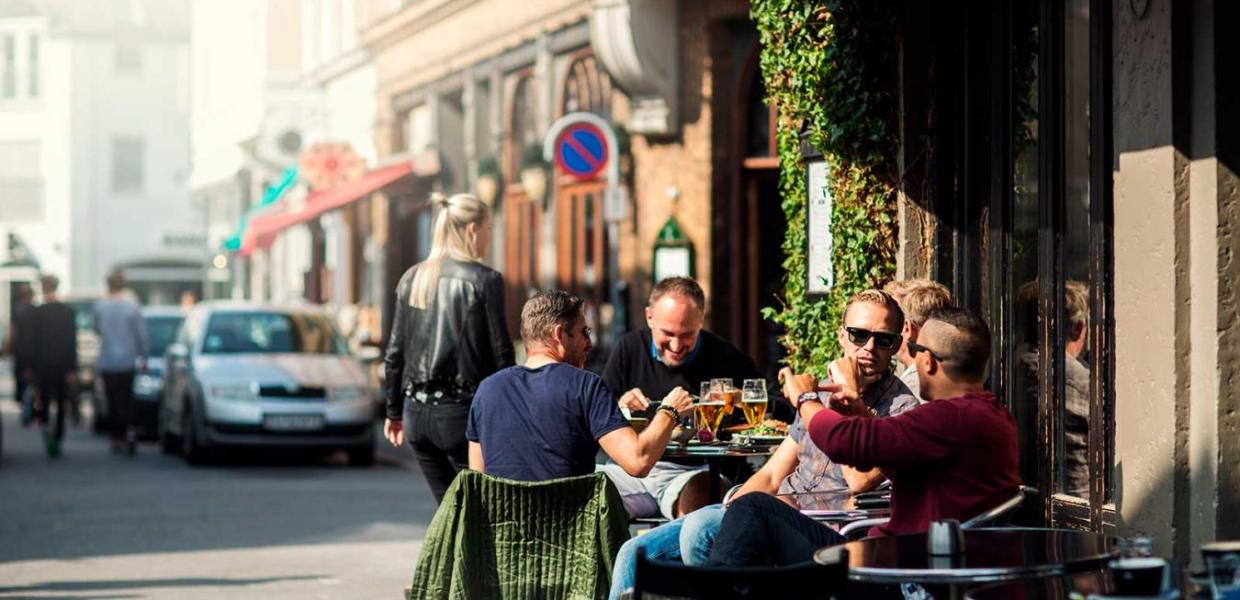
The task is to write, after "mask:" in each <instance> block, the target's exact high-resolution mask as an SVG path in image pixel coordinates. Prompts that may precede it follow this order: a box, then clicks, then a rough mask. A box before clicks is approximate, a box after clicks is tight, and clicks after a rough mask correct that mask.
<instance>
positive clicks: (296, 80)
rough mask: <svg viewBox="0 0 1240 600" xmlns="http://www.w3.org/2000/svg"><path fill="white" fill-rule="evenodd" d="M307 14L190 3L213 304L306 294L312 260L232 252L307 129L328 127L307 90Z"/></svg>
mask: <svg viewBox="0 0 1240 600" xmlns="http://www.w3.org/2000/svg"><path fill="white" fill-rule="evenodd" d="M306 9H307V3H306V2H303V1H302V0H193V19H192V22H193V35H192V37H193V43H192V51H191V55H192V59H191V62H192V65H193V66H192V73H193V78H192V84H191V88H192V90H193V91H192V98H193V100H192V116H191V123H192V125H191V129H192V136H191V137H192V146H193V173H192V176H191V188H192V194H193V197H194V199H195V201H196V202H197V203H199V204H200V205H201V206H202V210H203V211H204V213H205V214H206V222H207V235H206V243H205V245H204V248H205V251H206V252H208V253H210V254H212V256H213V258H212V260H213V262H214V263H215V264H214V266H213V268H212V269H210V270H209V272H208V274H207V278H208V285H207V287H206V294H207V297H208V298H225V297H230V298H255V299H266V300H269V299H273V298H275V299H292V298H295V297H298V296H300V295H301V293H302V287H303V284H302V279H303V276H302V274H301V271H302V270H303V268H302V267H301V266H300V265H301V264H302V263H304V262H308V260H309V258H308V257H302V256H296V255H294V256H285V255H283V254H282V255H278V256H277V255H274V254H271V255H264V256H262V257H259V258H258V259H257V260H248V259H242V258H241V257H240V256H238V255H236V254H235V253H233V252H229V248H228V245H227V242H228V240H229V239H233V240H234V242H235V241H236V240H237V237H238V234H240V233H241V232H242V231H243V230H244V224H245V222H246V221H247V220H248V218H250V217H252V216H254V215H257V214H259V213H260V212H261V210H262V207H263V206H264V204H265V203H266V201H269V200H272V199H273V198H274V197H275V196H276V194H275V193H274V192H273V191H272V190H273V188H277V186H278V184H279V183H280V182H281V181H282V180H284V179H285V177H286V175H288V172H289V170H290V169H292V168H294V167H295V166H296V160H297V153H298V152H299V151H300V149H301V148H302V146H303V140H304V139H305V137H306V135H307V133H306V129H307V127H310V126H312V124H314V123H318V122H320V121H321V120H322V119H321V116H320V113H321V107H320V106H318V104H317V103H316V102H315V101H314V96H313V94H308V93H307V92H306V91H305V90H304V89H303V86H302V81H301V76H302V74H303V68H304V64H305V61H304V60H303V56H304V55H305V54H306V50H305V48H303V44H304V40H303V39H302V35H301V30H302V25H303V15H304V14H305V13H306ZM289 191H293V192H295V189H293V188H292V187H291V186H290V189H289ZM306 246H307V247H308V244H307V245H306ZM231 250H236V248H235V247H234V248H231ZM306 252H308V250H307V251H306Z"/></svg>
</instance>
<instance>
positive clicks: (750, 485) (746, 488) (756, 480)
mask: <svg viewBox="0 0 1240 600" xmlns="http://www.w3.org/2000/svg"><path fill="white" fill-rule="evenodd" d="M798 462H799V461H798V460H797V443H796V442H794V441H792V438H787V439H785V440H784V441H783V442H781V443H780V444H779V448H777V449H776V450H775V454H773V455H771V458H770V460H768V461H766V464H765V465H762V468H761V469H758V472H757V473H754V474H753V477H750V478H749V480H748V481H746V482H745V485H742V486H741V488H740V489H739V490H736V493H734V494H732V497H731V499H730V501H733V502H734V501H736V499H737V498H740V497H741V496H744V495H745V494H752V493H754V492H761V493H764V494H772V495H774V494H775V492H778V491H779V484H780V483H783V481H784V479H786V478H787V477H788V476H789V475H791V474H792V471H793V470H795V469H796V468H797V463H798Z"/></svg>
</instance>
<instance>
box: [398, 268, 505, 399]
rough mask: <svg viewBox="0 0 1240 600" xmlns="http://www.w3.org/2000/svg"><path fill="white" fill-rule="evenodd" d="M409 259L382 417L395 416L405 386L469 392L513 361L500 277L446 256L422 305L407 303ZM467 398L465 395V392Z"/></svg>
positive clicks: (402, 280) (411, 271)
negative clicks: (432, 291) (427, 303)
mask: <svg viewBox="0 0 1240 600" xmlns="http://www.w3.org/2000/svg"><path fill="white" fill-rule="evenodd" d="M417 268H418V265H414V266H413V267H412V268H410V269H409V270H408V271H406V272H405V274H404V275H403V276H402V277H401V278H400V283H399V284H397V286H396V309H395V311H394V312H395V317H394V318H393V320H392V334H391V336H390V338H389V339H388V347H387V355H386V357H385V359H384V363H385V364H384V367H385V372H386V374H387V377H386V380H387V417H388V418H389V419H392V420H400V419H401V416H402V414H403V410H404V403H405V395H406V392H407V391H408V392H412V391H415V390H426V389H429V390H432V391H435V390H439V391H444V392H449V393H453V394H454V395H458V396H460V395H463V396H467V397H472V396H473V393H474V390H476V389H477V388H478V384H479V383H480V382H481V381H482V380H483V379H484V378H486V377H487V376H488V375H490V374H492V373H494V372H496V371H498V370H500V369H502V368H504V367H508V366H511V365H512V364H513V358H514V357H513V349H512V338H511V337H509V335H508V323H507V322H506V319H505V317H504V278H503V276H502V275H500V274H499V273H498V272H496V271H495V270H494V269H491V268H489V267H487V266H485V265H483V264H481V263H476V262H460V261H456V260H452V259H448V260H445V261H444V263H443V268H442V269H440V272H439V283H438V286H437V287H436V290H435V294H434V296H433V297H432V299H431V303H430V306H429V307H428V308H427V310H422V309H418V308H414V307H412V306H409V291H410V288H411V287H412V286H413V274H414V272H416V271H417ZM464 399H466V400H467V399H468V398H464Z"/></svg>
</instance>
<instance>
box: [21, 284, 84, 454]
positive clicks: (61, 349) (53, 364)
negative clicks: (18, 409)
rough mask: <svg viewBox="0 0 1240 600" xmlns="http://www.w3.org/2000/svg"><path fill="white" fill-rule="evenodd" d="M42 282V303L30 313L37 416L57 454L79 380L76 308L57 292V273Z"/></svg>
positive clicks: (50, 451) (47, 442) (45, 439)
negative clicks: (71, 398)
mask: <svg viewBox="0 0 1240 600" xmlns="http://www.w3.org/2000/svg"><path fill="white" fill-rule="evenodd" d="M40 283H41V284H42V286H43V304H40V305H39V306H38V307H36V308H35V309H34V311H33V312H32V315H31V324H32V327H31V331H32V332H33V334H34V337H35V342H34V346H33V348H32V349H33V350H34V360H33V364H32V365H31V368H32V370H33V371H34V381H35V385H37V386H38V390H39V402H38V410H37V411H36V415H35V418H36V420H37V421H38V422H39V426H40V427H41V428H42V430H43V443H44V444H45V445H46V446H47V454H48V456H51V457H53V458H55V457H57V456H60V442H61V440H63V439H64V436H65V411H66V410H68V408H69V407H68V401H69V390H70V389H72V388H73V387H74V386H75V385H76V384H77V361H78V357H77V323H76V315H75V314H74V312H73V309H72V308H70V307H69V306H67V305H66V304H64V303H62V302H61V301H60V297H59V296H57V295H56V290H57V288H58V287H60V280H59V279H57V278H56V276H55V275H45V276H44V277H43V279H42V281H41V282H40ZM53 407H54V408H55V409H56V414H55V422H54V423H53V422H52V421H51V419H52V415H51V410H52V408H53Z"/></svg>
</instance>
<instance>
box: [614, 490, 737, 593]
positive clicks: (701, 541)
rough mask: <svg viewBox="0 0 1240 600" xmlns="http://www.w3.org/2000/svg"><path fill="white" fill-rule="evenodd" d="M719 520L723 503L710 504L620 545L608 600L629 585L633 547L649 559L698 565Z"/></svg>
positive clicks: (634, 561)
mask: <svg viewBox="0 0 1240 600" xmlns="http://www.w3.org/2000/svg"><path fill="white" fill-rule="evenodd" d="M722 521H723V505H722V504H712V505H710V506H705V507H702V508H701V509H699V510H697V511H694V512H692V513H689V514H687V515H685V516H683V517H680V518H679V519H676V520H675V521H669V522H667V523H664V524H662V525H660V526H658V527H655V528H653V529H651V530H650V531H647V532H646V533H643V534H641V535H639V536H637V537H635V538H633V539H631V540H629V541H627V542H625V543H624V545H623V546H620V552H619V553H618V554H616V562H615V567H614V568H613V570H612V573H611V594H610V595H609V596H608V597H609V598H610V599H611V600H619V598H620V595H621V594H623V593H624V591H625V590H628V589H631V588H632V587H633V579H634V573H635V571H636V569H637V549H638V548H644V549H645V550H646V557H647V558H650V559H653V560H668V561H677V560H683V561H684V562H685V564H688V565H700V564H702V563H703V562H705V560H706V558H707V557H708V556H710V548H711V546H712V545H713V544H714V543H715V534H716V533H718V531H719V523H720V522H722Z"/></svg>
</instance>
